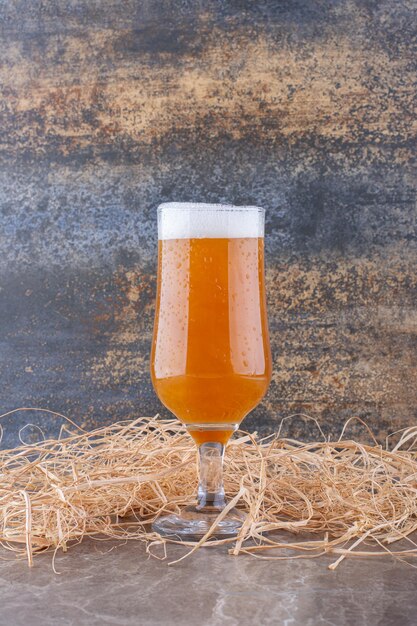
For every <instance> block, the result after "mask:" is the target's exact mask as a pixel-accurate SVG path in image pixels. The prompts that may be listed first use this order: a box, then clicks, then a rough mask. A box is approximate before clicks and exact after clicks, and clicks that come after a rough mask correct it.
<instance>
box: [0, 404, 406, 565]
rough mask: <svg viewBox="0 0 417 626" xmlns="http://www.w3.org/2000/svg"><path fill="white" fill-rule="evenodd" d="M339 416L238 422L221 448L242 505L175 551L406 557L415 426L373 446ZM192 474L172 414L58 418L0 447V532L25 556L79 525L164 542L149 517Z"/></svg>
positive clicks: (184, 494) (190, 490) (105, 534)
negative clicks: (302, 431)
mask: <svg viewBox="0 0 417 626" xmlns="http://www.w3.org/2000/svg"><path fill="white" fill-rule="evenodd" d="M27 410H29V409H27ZM61 417H63V416H61ZM357 421H359V422H361V420H359V419H358V420H357ZM351 422H352V420H349V423H347V424H346V425H345V428H344V429H343V431H342V435H341V438H340V439H338V440H335V441H326V440H325V439H324V440H322V441H315V442H310V443H305V442H301V441H297V440H293V439H289V438H282V437H279V436H278V435H275V436H269V437H266V438H264V439H262V438H259V437H258V436H257V435H256V434H249V433H244V432H239V433H238V434H237V438H236V439H233V440H232V441H231V442H230V443H229V445H228V448H227V453H226V461H225V489H226V493H227V496H228V498H229V500H230V501H231V502H230V506H234V505H237V506H238V508H240V509H242V511H244V512H245V513H246V517H245V520H244V523H243V525H242V528H241V529H240V531H239V533H238V535H237V536H236V537H235V538H232V539H223V540H215V539H214V538H213V533H214V530H215V523H214V524H213V526H212V528H211V529H210V530H209V531H208V532H207V533H206V535H205V537H203V538H202V539H201V540H200V541H199V542H196V543H192V542H187V544H186V545H187V546H188V547H189V548H190V550H189V551H188V552H187V553H186V554H185V555H184V557H181V558H180V559H178V561H181V560H182V559H183V558H185V556H189V555H190V554H192V553H193V552H195V551H196V550H197V549H200V548H201V547H203V546H214V545H223V544H224V545H226V546H228V547H229V549H228V550H227V552H228V553H229V554H230V555H233V556H237V555H240V554H250V555H252V556H256V557H257V558H263V559H283V558H285V559H287V558H314V557H317V556H319V555H322V554H327V555H329V554H331V555H334V557H335V560H334V561H333V562H332V563H331V564H330V566H329V567H330V569H335V568H336V567H338V565H339V564H340V563H341V562H342V561H343V560H344V559H345V558H347V557H354V556H361V557H363V556H366V557H368V558H375V557H381V556H385V557H386V556H396V557H397V558H400V559H402V560H407V561H411V560H412V559H413V558H415V557H416V556H417V544H416V543H414V541H413V537H412V534H413V532H414V531H415V530H416V529H417V498H416V495H417V444H416V442H417V427H412V428H407V429H404V431H401V432H399V433H396V435H395V437H389V438H388V439H387V442H386V445H384V446H382V445H380V444H378V442H377V441H376V439H375V438H374V437H373V435H372V433H371V431H370V430H369V429H368V431H369V434H370V435H371V443H370V444H365V443H361V442H357V441H354V440H353V439H349V438H347V437H346V432H347V430H346V429H347V428H348V427H349V426H351V425H352V424H351ZM361 423H362V422H361ZM365 426H366V425H365ZM70 427H71V428H73V429H74V428H75V424H74V423H73V422H71V426H70ZM366 428H368V427H366ZM391 441H393V443H392V444H391ZM196 483H197V468H196V448H195V445H194V443H193V442H192V440H191V438H190V437H189V435H188V434H187V432H186V431H185V429H184V427H183V426H182V425H181V424H180V423H179V422H177V421H176V420H171V419H161V418H160V417H158V416H156V417H153V418H142V417H141V418H138V419H136V420H133V421H122V422H118V423H116V424H113V425H111V426H106V427H103V428H98V429H95V430H93V431H91V432H86V431H83V430H82V429H78V427H77V432H72V433H70V432H68V427H66V428H63V429H61V433H60V436H59V437H58V438H56V439H47V440H44V441H42V442H40V443H36V444H27V443H25V444H22V445H20V446H19V447H17V448H14V449H11V450H3V451H0V542H1V544H2V545H3V547H4V548H6V549H7V550H10V551H12V552H13V553H15V555H17V556H18V557H25V558H26V559H27V562H28V564H29V565H32V564H33V562H34V558H35V557H36V555H37V554H39V553H40V552H43V551H45V550H50V551H51V552H53V553H54V554H56V551H57V550H64V551H66V550H67V549H68V548H70V547H71V546H73V545H75V544H76V543H79V542H80V541H82V540H83V539H84V538H85V537H94V538H96V539H123V540H124V541H126V540H138V541H143V542H145V543H146V544H147V547H148V551H149V552H150V553H152V549H153V546H154V545H155V544H158V545H160V544H162V545H163V546H164V549H166V546H167V543H169V540H167V539H165V538H162V537H160V536H159V535H157V533H154V532H152V530H151V527H150V523H151V522H152V521H153V520H155V519H157V518H158V517H159V516H161V515H164V514H166V513H171V512H174V513H178V512H180V510H181V508H182V507H184V506H186V505H188V504H191V503H192V502H193V501H194V498H195V492H196ZM226 512H227V511H226ZM226 512H224V513H221V514H220V515H219V519H220V518H221V517H222V515H224V514H225V513H226ZM283 537H284V538H283ZM395 544H397V546H398V547H396V548H395V549H394V548H393V547H392V546H393V545H394V546H395ZM168 553H169V550H168Z"/></svg>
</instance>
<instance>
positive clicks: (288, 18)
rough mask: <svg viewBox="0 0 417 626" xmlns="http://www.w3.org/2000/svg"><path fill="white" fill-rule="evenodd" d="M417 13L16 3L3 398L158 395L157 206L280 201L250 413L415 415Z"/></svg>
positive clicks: (379, 0)
mask: <svg viewBox="0 0 417 626" xmlns="http://www.w3.org/2000/svg"><path fill="white" fill-rule="evenodd" d="M416 24H417V5H416V3H415V2H413V1H412V0H363V1H361V0H356V1H354V0H333V1H332V0H319V1H317V2H316V1H312V0H281V1H276V0H275V1H270V2H268V1H266V0H257V1H256V2H253V1H251V0H235V1H231V2H223V1H219V0H205V1H203V0H200V1H198V0H189V1H187V0H182V1H180V0H153V1H150V0H136V1H134V0H123V2H122V1H121V0H101V1H99V0H89V1H88V2H87V1H86V0H54V1H52V2H42V1H41V0H4V2H2V3H1V7H0V27H1V57H0V84H1V95H2V97H1V100H0V116H1V124H0V133H1V136H0V159H1V167H0V177H1V184H0V206H1V232H0V241H1V255H0V270H1V291H0V299H1V302H0V307H1V311H0V322H1V327H0V333H1V336H0V366H1V389H0V398H1V403H0V404H1V409H2V410H3V411H6V410H9V409H12V408H14V407H17V406H22V405H26V406H28V405H29V406H43V407H48V408H51V409H55V410H58V411H62V412H64V413H66V414H67V415H69V416H71V417H73V418H75V419H77V420H78V421H79V422H80V423H82V424H83V425H88V426H93V425H96V424H98V423H106V422H109V421H111V420H114V419H117V418H120V417H125V416H133V415H138V414H153V413H155V412H156V411H158V410H160V409H161V407H160V405H159V403H158V401H157V399H156V397H155V396H154V394H153V391H152V388H151V384H150V380H149V375H148V354H149V347H150V337H151V328H152V320H153V302H154V295H155V261H156V247H155V245H156V222H155V208H156V206H157V204H158V203H159V202H161V201H167V200H206V201H210V202H220V201H225V202H233V203H254V204H259V205H262V206H265V207H266V208H267V211H268V214H267V244H266V245H267V264H268V270H267V276H268V298H269V311H270V321H271V330H272V342H273V354H274V364H275V367H274V376H273V382H272V384H271V388H270V391H269V394H268V396H267V398H266V399H265V401H264V403H263V404H262V405H261V406H260V407H258V409H257V410H256V411H254V413H253V414H252V416H251V417H250V418H249V419H248V420H247V422H246V426H247V427H248V428H253V427H255V426H257V427H262V428H263V429H264V430H272V429H274V428H276V427H277V424H278V423H279V421H280V419H281V418H282V417H283V416H287V415H290V414H291V413H293V412H308V413H309V414H311V415H314V416H316V417H318V418H320V420H321V423H322V424H323V426H324V427H325V429H326V430H327V432H336V431H337V430H338V429H339V427H340V424H341V423H342V422H343V421H344V420H345V419H346V418H347V417H348V416H351V415H361V416H362V417H365V418H366V419H367V420H369V422H370V423H372V424H373V426H374V428H375V430H376V431H377V433H378V434H379V436H383V435H384V434H386V432H387V431H391V430H393V429H395V428H399V427H401V426H404V425H406V424H410V423H414V422H415V419H416V416H417V413H416V400H417V386H416V376H415V375H416V369H417V367H416V332H417V310H416V291H417V290H416V283H417V279H416V269H415V268H416V257H417V247H416V221H417V220H416V208H415V206H416V205H415V187H414V180H413V173H414V174H415V172H416V170H415V161H414V157H415V148H416V143H415V134H414V133H415V125H414V127H413V122H414V124H415V116H414V115H415V111H413V105H414V103H415V96H416V91H415V84H416V83H415V80H416V75H417V72H416V51H417V47H416V42H417V37H416V34H417V28H416ZM163 412H164V413H166V412H165V411H163ZM31 417H33V420H32V421H36V422H37V423H40V424H41V425H42V426H43V427H44V429H46V430H48V431H50V432H52V431H53V420H51V418H49V417H47V416H31ZM27 421H28V416H27V415H23V414H22V415H18V416H14V417H13V420H10V421H9V422H7V424H8V426H9V427H10V428H9V429H8V432H9V441H11V440H12V439H13V437H12V435H10V432H12V431H13V430H14V432H16V427H17V426H18V425H22V424H24V423H26V422H27ZM11 425H13V426H11ZM10 429H11V430H10ZM313 430H314V429H313V427H312V426H310V425H308V424H307V425H303V423H302V422H300V421H299V422H297V421H296V422H294V424H293V428H292V432H293V433H295V434H299V433H300V432H304V434H305V435H306V436H307V435H309V434H311V433H312V432H313ZM28 436H29V433H26V438H27V437H28Z"/></svg>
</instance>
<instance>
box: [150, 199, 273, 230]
mask: <svg viewBox="0 0 417 626" xmlns="http://www.w3.org/2000/svg"><path fill="white" fill-rule="evenodd" d="M263 236H264V210H263V209H261V208H259V207H256V206H233V205H231V204H204V203H202V202H166V203H164V204H161V205H160V206H159V207H158V237H159V239H191V238H196V239H202V238H208V239H223V238H224V239H238V238H239V239H240V238H243V237H263Z"/></svg>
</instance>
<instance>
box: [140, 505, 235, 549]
mask: <svg viewBox="0 0 417 626" xmlns="http://www.w3.org/2000/svg"><path fill="white" fill-rule="evenodd" d="M220 513H221V511H220V510H219V509H217V508H213V507H208V506H206V507H204V508H203V509H197V507H196V506H187V507H186V508H185V509H183V510H182V511H181V513H180V515H176V514H175V513H172V514H171V515H166V516H164V517H160V518H158V519H157V520H155V522H154V523H153V524H152V530H153V531H155V532H157V533H159V534H160V535H162V536H163V537H170V538H171V539H178V540H180V541H199V540H200V539H201V538H202V537H204V535H205V534H206V533H207V532H208V531H209V530H210V528H211V527H212V525H213V524H214V522H215V521H216V519H217V517H218V516H219V515H220ZM244 519H245V515H244V514H243V513H242V512H241V511H239V510H237V509H231V510H230V511H229V512H228V513H227V515H226V517H224V518H223V519H222V520H221V521H220V522H219V523H218V524H217V526H216V527H215V529H214V531H213V533H212V534H211V535H210V539H225V538H227V537H236V535H237V533H238V532H239V530H240V527H241V526H242V523H243V521H244Z"/></svg>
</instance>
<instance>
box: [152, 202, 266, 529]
mask: <svg viewBox="0 0 417 626" xmlns="http://www.w3.org/2000/svg"><path fill="white" fill-rule="evenodd" d="M158 239H159V241H158V287H157V300H156V313H155V325H154V334H153V342H152V353H151V377H152V383H153V386H154V388H155V391H156V393H157V395H158V397H159V398H160V400H161V401H162V402H163V404H164V405H165V406H166V407H167V408H168V409H169V410H170V411H171V412H172V413H174V415H176V416H177V418H178V419H179V420H181V421H182V422H183V423H184V424H185V426H186V428H187V430H188V432H189V433H190V435H191V436H192V437H193V439H194V441H195V442H196V444H197V446H198V457H199V476H200V482H199V487H198V496H197V503H196V504H195V505H192V506H189V507H186V508H185V509H184V510H183V511H182V512H181V514H180V515H175V514H170V515H167V516H165V517H160V518H158V519H157V520H156V521H155V522H154V524H153V528H154V530H156V531H157V532H159V533H160V534H162V535H172V536H176V537H178V538H180V539H184V540H187V539H189V540H195V539H198V538H201V536H203V535H204V534H205V533H206V532H207V530H208V529H209V528H210V527H211V526H212V524H213V523H214V521H215V520H216V519H217V517H218V516H219V514H220V512H221V511H222V510H223V509H224V507H225V506H226V502H225V495H224V488H223V477H222V472H223V456H224V448H225V445H226V444H227V441H228V440H229V438H230V436H231V435H232V433H233V432H234V431H235V430H236V429H237V428H238V426H239V424H240V422H241V421H242V420H243V418H244V417H245V416H246V415H247V414H248V413H249V411H251V410H252V409H253V408H254V407H255V406H256V405H257V404H258V403H259V402H260V400H261V399H262V397H263V396H264V394H265V392H266V390H267V388H268V385H269V382H270V379H271V354H270V347H269V336H268V323H267V313H266V302H265V287H264V210H263V209H261V208H259V207H253V206H244V207H238V206H230V205H216V204H201V203H196V204H194V203H166V204H161V205H160V207H159V208H158ZM241 524H242V516H241V514H239V512H238V511H236V510H231V511H230V512H228V514H227V515H226V516H225V517H224V519H222V520H221V521H220V522H219V523H218V524H217V525H216V528H215V533H214V535H215V536H216V537H227V536H233V535H235V534H236V532H237V531H238V529H239V527H240V526H241Z"/></svg>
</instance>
